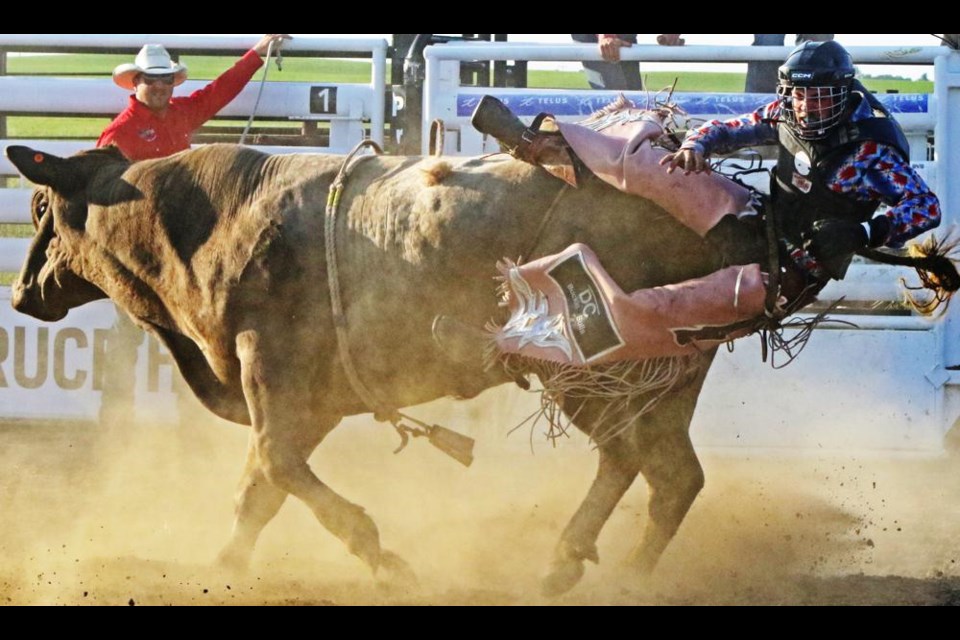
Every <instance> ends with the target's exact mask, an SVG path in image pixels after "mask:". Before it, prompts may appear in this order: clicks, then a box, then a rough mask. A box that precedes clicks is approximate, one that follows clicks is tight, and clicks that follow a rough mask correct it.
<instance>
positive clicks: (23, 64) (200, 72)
mask: <svg viewBox="0 0 960 640" xmlns="http://www.w3.org/2000/svg"><path fill="white" fill-rule="evenodd" d="M233 60H234V58H232V57H222V56H184V57H183V58H182V59H181V61H182V62H183V63H184V64H186V65H187V67H188V68H189V69H190V77H191V78H195V79H200V80H208V79H212V78H215V77H216V76H217V75H218V74H220V73H221V72H222V71H223V70H224V69H226V68H227V67H228V66H229V65H231V64H232V63H233ZM129 61H130V59H129V56H128V55H106V54H77V55H50V56H19V57H11V58H9V59H8V61H7V71H8V73H10V74H18V75H71V76H83V77H87V76H93V77H96V76H99V77H106V76H109V75H110V73H111V72H112V71H113V68H114V67H116V66H117V65H118V64H122V63H124V62H129ZM259 77H260V74H259V73H258V74H257V76H256V77H255V80H258V79H259ZM644 78H645V81H646V84H647V86H648V87H649V88H650V89H651V90H652V91H658V90H660V89H663V88H666V87H669V86H671V85H672V84H673V82H674V80H676V82H677V91H698V92H717V93H735V92H739V91H742V90H743V84H744V74H742V73H702V72H688V71H683V72H677V73H670V72H654V73H649V74H645V76H644ZM269 80H270V81H286V82H291V81H306V82H310V81H322V82H360V83H366V82H369V81H370V63H368V62H362V61H348V60H330V59H319V58H313V59H311V58H285V59H284V65H283V71H282V72H278V71H277V69H276V67H271V69H270V73H269ZM528 80H529V85H530V86H531V87H536V88H553V89H589V86H588V85H587V82H586V80H585V79H584V75H583V74H582V73H580V72H577V71H539V70H537V71H531V72H530V73H529V77H528ZM864 84H866V85H867V87H868V88H869V89H871V90H874V91H880V92H885V91H888V90H891V89H892V90H897V91H899V92H901V93H930V92H931V91H933V83H932V82H926V81H909V80H888V79H873V78H870V77H867V78H865V79H864ZM118 91H119V89H118ZM108 122H109V119H107V118H74V117H64V118H49V117H29V116H10V117H8V118H7V136H8V137H11V138H61V137H81V138H96V137H97V136H98V135H99V134H100V131H102V130H103V128H104V127H105V126H106V125H107V124H108Z"/></svg>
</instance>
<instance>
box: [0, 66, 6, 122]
mask: <svg viewBox="0 0 960 640" xmlns="http://www.w3.org/2000/svg"><path fill="white" fill-rule="evenodd" d="M5 75H7V52H6V51H0V76H5ZM6 137H7V116H6V115H4V114H0V139H3V138H6Z"/></svg>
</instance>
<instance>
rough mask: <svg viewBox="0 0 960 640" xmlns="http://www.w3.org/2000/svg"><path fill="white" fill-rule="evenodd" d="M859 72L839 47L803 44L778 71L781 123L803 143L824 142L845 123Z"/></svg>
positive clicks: (827, 43)
mask: <svg viewBox="0 0 960 640" xmlns="http://www.w3.org/2000/svg"><path fill="white" fill-rule="evenodd" d="M855 74H856V70H855V69H854V67H853V58H851V57H850V54H849V53H847V50H846V49H844V48H843V47H842V46H840V45H839V44H838V43H836V42H834V41H832V40H830V41H827V42H804V43H803V44H802V45H800V46H799V47H797V48H796V49H794V50H793V51H791V52H790V55H789V56H787V60H786V62H784V63H783V65H782V66H781V67H780V69H779V73H778V76H779V84H778V85H777V95H778V96H779V97H780V99H781V105H782V116H781V120H782V121H783V122H784V123H786V125H787V126H788V127H789V128H790V130H791V131H793V133H794V134H795V135H796V136H797V137H799V138H802V139H804V140H816V139H818V138H823V137H825V136H826V135H827V133H828V132H829V131H830V129H832V128H833V127H835V126H837V125H838V124H840V123H841V122H843V121H844V119H845V118H846V116H847V115H848V114H847V100H848V98H849V97H850V88H851V85H852V84H853V77H854V75H855Z"/></svg>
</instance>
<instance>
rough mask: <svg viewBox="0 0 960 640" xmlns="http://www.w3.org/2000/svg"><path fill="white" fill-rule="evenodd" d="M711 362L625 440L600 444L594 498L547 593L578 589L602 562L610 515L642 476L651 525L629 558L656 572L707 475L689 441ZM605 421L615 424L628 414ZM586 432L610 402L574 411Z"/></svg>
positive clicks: (561, 553)
mask: <svg viewBox="0 0 960 640" xmlns="http://www.w3.org/2000/svg"><path fill="white" fill-rule="evenodd" d="M708 364H709V360H705V361H704V364H703V367H702V369H701V370H700V372H699V374H698V375H697V376H696V378H695V379H693V380H692V381H690V382H688V383H687V384H685V385H683V386H682V388H680V389H677V390H676V391H675V392H673V393H671V394H669V395H667V396H665V397H664V398H663V399H662V400H661V401H660V403H659V405H658V406H657V408H656V409H655V410H654V411H652V412H650V413H648V414H646V415H644V416H643V417H642V418H640V419H637V420H635V421H634V423H633V424H632V425H631V426H630V427H629V428H628V429H626V430H624V431H623V432H622V433H621V434H620V435H618V436H616V437H614V438H611V439H609V440H603V438H602V437H601V438H600V440H601V441H602V444H601V445H600V465H599V468H598V469H597V476H596V478H595V479H594V481H593V484H592V485H591V486H590V490H589V492H588V493H587V497H586V498H585V499H584V501H583V503H582V504H581V505H580V508H579V509H577V512H576V513H575V514H574V516H573V518H572V519H571V520H570V523H569V524H568V525H567V526H566V528H565V529H564V531H563V534H562V535H561V537H560V542H559V543H558V545H557V548H556V551H555V553H554V558H553V561H552V563H551V565H550V571H549V572H548V574H547V575H546V576H545V578H544V580H543V583H542V589H543V592H544V594H545V595H559V594H561V593H563V592H565V591H567V590H568V589H570V588H571V587H573V586H574V585H575V584H576V583H577V581H579V579H580V577H581V576H582V575H583V562H584V561H585V560H590V561H592V562H597V561H598V558H599V556H598V554H597V547H596V542H597V538H598V537H599V535H600V531H601V529H602V528H603V526H604V524H606V522H607V519H608V518H609V517H610V514H611V513H613V510H614V508H615V507H616V506H617V504H618V503H619V502H620V499H621V498H623V495H624V494H625V493H626V492H627V489H629V488H630V486H631V485H632V484H633V481H634V480H635V479H636V477H637V474H638V473H641V472H642V473H643V475H644V477H645V478H646V479H647V481H648V483H649V485H650V501H649V506H648V512H649V520H648V522H647V527H646V530H645V533H644V537H643V539H642V541H641V543H640V545H639V546H638V547H637V548H636V550H635V551H634V552H633V553H632V554H631V556H630V559H629V560H630V561H631V562H632V563H633V564H634V565H635V566H637V567H638V568H640V569H641V570H643V571H647V572H649V571H651V570H652V569H653V567H654V565H655V564H656V562H657V560H658V559H659V557H660V554H661V553H662V552H663V550H664V549H665V548H666V546H667V543H669V542H670V540H671V538H673V535H674V534H675V533H676V531H677V528H678V527H679V526H680V523H681V522H682V521H683V518H684V516H685V515H686V513H687V510H688V509H689V508H690V505H691V504H692V503H693V500H694V498H696V496H697V494H698V493H699V491H700V489H701V488H702V487H703V470H702V469H701V467H700V463H699V461H698V460H697V456H696V454H695V453H694V451H693V445H692V444H691V443H690V437H689V435H688V429H689V427H690V421H691V420H692V419H693V411H694V409H695V408H696V403H697V396H698V395H699V393H700V389H701V387H702V386H703V381H704V378H705V377H706V372H707V369H708ZM635 409H636V408H635V407H631V408H628V409H626V410H625V411H623V412H622V414H621V415H619V416H617V415H613V416H610V415H608V416H606V418H605V419H606V420H609V422H610V423H611V424H616V423H617V420H618V417H619V418H621V419H622V418H623V417H625V416H626V415H629V411H631V410H635ZM567 410H570V411H571V413H574V414H575V415H576V418H575V422H576V424H577V426H578V427H579V428H580V429H583V430H584V431H586V432H587V433H591V429H592V428H593V427H594V426H595V425H596V421H597V419H598V417H599V416H600V415H602V413H603V405H601V404H600V403H599V402H595V401H591V402H589V403H587V404H586V405H585V406H582V407H576V406H571V407H568V408H567Z"/></svg>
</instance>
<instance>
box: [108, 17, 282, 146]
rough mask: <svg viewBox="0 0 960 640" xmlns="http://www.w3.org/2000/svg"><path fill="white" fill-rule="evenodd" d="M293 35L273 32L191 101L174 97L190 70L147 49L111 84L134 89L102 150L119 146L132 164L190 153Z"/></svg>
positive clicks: (156, 50)
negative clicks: (197, 135)
mask: <svg viewBox="0 0 960 640" xmlns="http://www.w3.org/2000/svg"><path fill="white" fill-rule="evenodd" d="M289 37H290V36H288V35H286V34H277V33H269V34H267V35H265V36H263V38H261V39H260V41H259V42H257V44H255V45H254V46H253V48H252V49H250V51H248V52H247V53H245V54H244V55H243V57H242V58H240V60H238V61H237V63H236V64H234V65H233V66H232V67H231V68H229V69H227V70H226V71H224V72H223V74H221V75H220V77H219V78H217V79H216V80H214V81H213V82H211V83H210V84H208V85H207V86H205V87H204V88H203V89H200V90H199V91H195V92H193V93H192V94H190V95H189V96H187V97H182V98H181V97H178V98H174V97H173V88H174V87H176V86H178V85H180V84H182V83H183V81H184V80H186V79H187V68H186V67H185V66H184V65H182V64H180V63H175V62H174V61H173V60H171V59H170V54H169V53H167V50H166V49H165V48H164V47H163V45H159V44H148V45H145V46H144V47H143V49H141V50H140V53H138V54H137V58H136V60H135V61H134V63H133V64H122V65H120V66H119V67H117V68H116V69H114V71H113V81H114V82H115V83H116V84H117V85H119V86H121V87H123V88H124V89H130V90H133V91H134V92H135V93H134V94H133V95H131V96H130V104H129V105H128V106H127V108H126V109H124V110H123V112H122V113H121V114H120V115H118V116H117V117H116V118H115V119H114V121H113V122H111V123H110V124H109V125H108V126H107V128H106V129H104V130H103V133H102V134H100V139H99V140H97V146H98V147H105V146H107V145H111V144H112V145H115V146H117V147H119V149H120V151H122V152H123V155H125V156H126V157H127V158H129V159H130V160H133V161H137V160H147V159H149V158H162V157H164V156H168V155H171V154H173V153H176V152H178V151H183V150H185V149H189V148H190V138H191V136H192V135H193V133H194V132H195V131H196V130H197V129H199V128H200V127H201V126H203V123H205V122H206V121H207V120H209V119H210V118H212V117H213V116H215V115H216V114H217V112H218V111H220V110H221V109H223V108H224V107H225V106H227V104H229V103H230V101H231V100H233V99H234V98H235V97H237V94H239V93H240V92H241V91H242V90H243V88H244V87H245V86H246V84H247V82H249V81H250V78H252V77H253V74H254V73H256V71H257V69H259V68H260V67H261V66H263V60H262V58H261V56H263V55H265V54H266V53H267V49H268V47H270V45H271V44H272V45H273V51H277V50H278V49H279V48H280V45H281V44H282V41H283V40H284V39H286V38H289Z"/></svg>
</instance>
